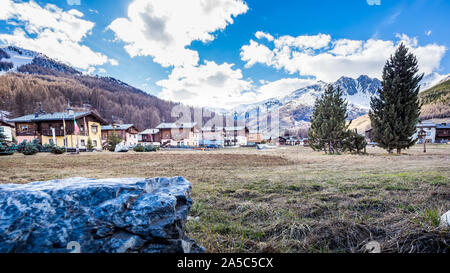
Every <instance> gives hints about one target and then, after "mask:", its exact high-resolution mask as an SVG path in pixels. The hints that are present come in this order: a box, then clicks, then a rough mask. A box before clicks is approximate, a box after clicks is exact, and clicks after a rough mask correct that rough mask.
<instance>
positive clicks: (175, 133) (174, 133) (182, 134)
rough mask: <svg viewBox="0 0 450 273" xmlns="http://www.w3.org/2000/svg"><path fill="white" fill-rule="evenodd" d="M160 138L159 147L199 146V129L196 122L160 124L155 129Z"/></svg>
mask: <svg viewBox="0 0 450 273" xmlns="http://www.w3.org/2000/svg"><path fill="white" fill-rule="evenodd" d="M156 129H158V130H159V132H160V136H161V146H178V147H180V146H199V144H200V134H201V133H200V128H198V126H197V123H196V122H186V123H180V122H176V123H161V124H160V125H158V126H157V127H156Z"/></svg>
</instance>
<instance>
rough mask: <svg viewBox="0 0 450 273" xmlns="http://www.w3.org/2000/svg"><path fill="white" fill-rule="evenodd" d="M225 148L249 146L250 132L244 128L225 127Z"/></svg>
mask: <svg viewBox="0 0 450 273" xmlns="http://www.w3.org/2000/svg"><path fill="white" fill-rule="evenodd" d="M223 131H224V141H225V146H240V145H243V146H245V145H247V143H248V141H247V138H248V135H249V130H248V128H246V127H244V126H232V127H224V128H223Z"/></svg>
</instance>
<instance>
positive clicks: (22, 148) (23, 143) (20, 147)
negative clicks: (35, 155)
mask: <svg viewBox="0 0 450 273" xmlns="http://www.w3.org/2000/svg"><path fill="white" fill-rule="evenodd" d="M26 145H27V141H26V140H24V141H22V142H21V143H20V144H19V145H17V151H18V152H20V153H21V152H23V150H24V149H25V146H26Z"/></svg>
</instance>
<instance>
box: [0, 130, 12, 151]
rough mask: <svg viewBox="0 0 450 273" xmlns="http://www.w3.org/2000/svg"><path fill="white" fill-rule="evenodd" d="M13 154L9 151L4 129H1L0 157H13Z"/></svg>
mask: <svg viewBox="0 0 450 273" xmlns="http://www.w3.org/2000/svg"><path fill="white" fill-rule="evenodd" d="M12 154H13V152H12V151H11V150H10V149H9V147H8V144H7V143H6V136H5V134H4V133H3V127H0V155H12Z"/></svg>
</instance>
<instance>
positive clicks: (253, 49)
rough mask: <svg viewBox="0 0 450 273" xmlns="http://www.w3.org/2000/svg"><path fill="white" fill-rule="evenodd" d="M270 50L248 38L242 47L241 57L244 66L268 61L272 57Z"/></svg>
mask: <svg viewBox="0 0 450 273" xmlns="http://www.w3.org/2000/svg"><path fill="white" fill-rule="evenodd" d="M273 57H274V56H273V53H272V51H271V50H270V49H269V48H268V47H267V46H265V45H262V44H259V43H257V42H255V41H253V40H250V44H249V45H245V46H243V47H242V51H241V59H242V60H243V61H245V62H247V63H246V64H245V67H247V68H248V67H251V66H253V65H254V64H256V63H269V62H271V60H272V59H273Z"/></svg>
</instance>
